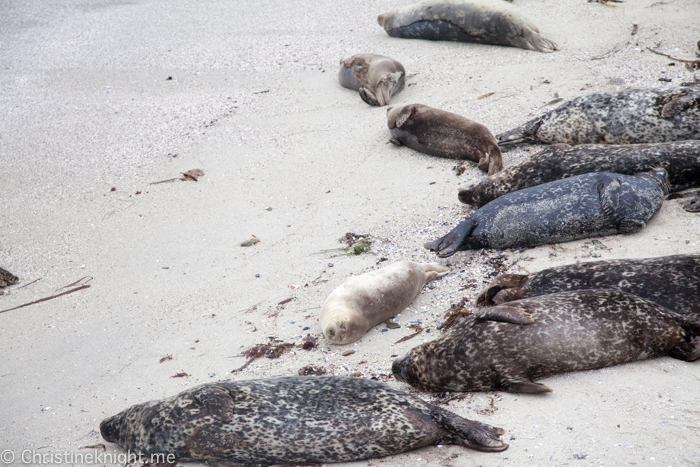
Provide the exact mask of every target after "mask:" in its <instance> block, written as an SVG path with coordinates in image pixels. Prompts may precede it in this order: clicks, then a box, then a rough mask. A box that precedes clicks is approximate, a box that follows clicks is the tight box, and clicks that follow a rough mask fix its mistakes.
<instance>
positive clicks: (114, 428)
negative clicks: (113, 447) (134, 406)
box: [100, 415, 121, 443]
mask: <svg viewBox="0 0 700 467" xmlns="http://www.w3.org/2000/svg"><path fill="white" fill-rule="evenodd" d="M118 417H119V416H118V415H115V416H113V417H109V418H106V419H104V420H102V423H100V434H101V435H102V437H103V438H104V439H105V441H107V442H109V443H116V442H117V440H118V439H119V427H120V426H121V423H120V419H119V418H118Z"/></svg>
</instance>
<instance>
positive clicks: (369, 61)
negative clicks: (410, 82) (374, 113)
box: [338, 54, 406, 107]
mask: <svg viewBox="0 0 700 467" xmlns="http://www.w3.org/2000/svg"><path fill="white" fill-rule="evenodd" d="M338 80H339V81H340V84H341V86H343V87H346V88H349V89H354V90H355V91H358V92H359V93H360V97H361V98H362V100H363V101H365V102H366V103H367V104H369V105H374V106H378V107H381V106H383V105H387V104H388V103H389V102H390V101H391V97H392V96H393V95H394V94H397V93H398V92H399V91H401V90H402V89H403V87H404V84H405V83H406V70H405V69H404V67H403V65H401V64H400V63H399V62H397V61H396V60H394V59H393V58H389V57H385V56H384V55H377V54H356V55H353V56H352V57H349V58H346V59H344V60H341V61H340V71H339V72H338Z"/></svg>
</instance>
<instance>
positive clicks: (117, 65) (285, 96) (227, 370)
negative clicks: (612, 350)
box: [0, 0, 700, 466]
mask: <svg viewBox="0 0 700 467" xmlns="http://www.w3.org/2000/svg"><path fill="white" fill-rule="evenodd" d="M410 3H412V0H394V1H391V2H390V1H387V0H381V1H379V2H369V1H358V2H344V3H340V2H332V1H316V2H303V1H301V0H290V1H286V2H270V1H261V2H243V1H223V0H212V1H207V2H187V1H183V0H177V1H167V2H166V1H162V0H153V1H145V0H144V1H140V0H137V1H132V2H127V1H124V2H117V1H95V0H86V1H76V0H65V1H62V2H16V1H11V0H0V12H1V14H0V112H1V113H2V118H1V119H0V207H1V210H0V266H2V267H4V268H6V269H8V270H10V271H12V272H14V273H15V274H17V275H18V276H20V278H21V283H20V284H19V285H18V286H15V287H12V288H11V289H10V292H9V294H5V295H3V296H1V297H0V309H6V308H10V307H13V306H17V305H20V304H22V303H25V302H29V301H32V300H36V299H39V298H42V297H45V296H48V295H51V294H53V293H55V291H56V290H57V289H59V288H60V287H63V286H65V285H67V284H70V283H72V282H74V281H76V280H78V279H81V278H84V277H85V276H89V277H91V278H92V280H90V282H88V284H89V285H90V286H91V287H90V288H88V289H84V290H80V291H78V292H75V293H72V294H69V295H66V296H63V297H61V298H58V299H55V300H51V301H47V302H44V303H40V304H37V305H33V306H31V307H26V308H22V309H18V310H14V311H11V312H7V313H2V314H0V336H1V338H0V355H2V359H1V360H0V401H1V403H0V451H2V450H10V451H12V452H13V453H15V456H16V458H15V461H14V462H13V463H12V465H15V464H18V463H20V461H21V458H22V457H21V456H22V453H23V451H25V450H27V451H26V452H28V453H29V454H30V455H33V454H34V453H38V454H39V455H44V456H49V457H47V458H48V459H50V456H51V455H62V456H67V455H71V454H73V455H75V454H77V453H87V452H93V451H92V450H91V449H83V448H82V447H84V446H89V445H95V444H97V443H100V442H102V440H101V437H100V435H99V432H98V424H99V422H100V421H101V420H102V419H103V418H105V417H106V416H109V415H112V414H114V413H116V412H118V411H120V410H122V409H124V408H126V407H128V406H130V405H132V404H135V403H138V402H142V401H146V400H150V399H154V398H160V397H164V396H169V395H172V394H175V393H177V392H179V391H181V390H183V389H185V388H189V387H192V386H194V385H196V384H199V383H203V382H210V381H219V380H226V379H231V378H232V379H234V380H239V379H245V378H256V377H267V376H280V375H293V374H297V371H298V370H299V369H300V368H301V367H303V366H305V365H307V364H319V365H322V366H324V367H325V368H326V369H328V370H329V372H331V373H334V374H339V375H347V374H351V373H355V372H357V371H359V372H361V373H362V375H363V377H371V376H372V375H375V377H377V378H380V379H382V380H387V379H388V378H387V377H386V375H388V374H389V373H390V366H391V362H392V360H393V358H392V356H393V355H401V354H403V353H404V352H406V351H407V350H408V349H410V348H411V347H413V346H415V345H417V344H419V343H420V342H421V341H425V340H427V339H431V338H433V337H434V336H436V335H437V334H438V332H434V333H433V334H429V333H423V334H422V335H421V336H419V337H416V338H414V339H412V340H410V341H407V342H404V343H401V344H397V345H394V344H393V343H394V342H395V341H397V340H399V339H400V338H401V337H403V336H405V335H408V334H409V333H410V332H411V331H410V330H409V329H408V328H407V326H406V324H407V323H408V322H409V321H413V320H416V319H421V321H422V323H423V324H424V325H428V327H434V326H435V325H436V324H437V323H438V322H440V321H442V320H443V317H444V315H445V312H446V311H447V310H448V309H449V306H450V304H452V303H457V302H459V301H460V300H461V299H462V298H463V297H467V298H468V299H470V300H471V299H472V298H473V297H474V296H475V294H476V292H477V291H478V289H479V288H480V287H481V286H482V285H483V284H485V283H487V282H488V280H489V278H490V276H489V274H491V273H493V268H492V266H491V265H490V264H489V263H488V260H489V258H491V257H493V256H495V255H497V253H495V252H493V251H491V252H464V253H458V254H457V255H455V256H454V257H452V258H450V259H449V261H448V263H449V264H450V266H451V268H452V274H450V275H449V276H447V277H445V278H444V279H442V280H438V281H435V282H433V283H432V285H430V287H426V288H425V289H424V291H423V293H422V294H421V295H420V296H419V298H418V299H417V300H416V301H415V302H414V304H413V305H412V306H411V307H410V308H409V309H408V310H406V311H404V312H403V313H402V314H400V315H399V316H398V317H397V321H398V322H399V323H401V324H402V327H401V328H399V329H397V330H390V331H388V332H382V331H381V328H383V326H379V327H377V328H375V329H373V330H371V331H370V332H369V333H368V334H367V335H366V336H365V337H364V338H363V339H361V340H360V341H359V342H357V343H356V344H354V345H350V346H347V347H337V346H330V345H328V344H326V343H324V342H323V338H321V340H320V342H321V345H320V347H319V348H318V349H315V350H311V351H305V350H300V349H297V350H295V351H294V352H291V353H288V354H285V355H283V356H282V357H281V358H280V359H277V360H267V359H261V360H257V361H255V362H253V363H252V364H251V365H250V366H249V367H248V368H247V369H246V371H243V372H241V373H236V374H231V370H233V369H234V368H237V367H239V366H241V365H242V364H243V363H244V362H245V359H244V358H241V357H240V356H239V355H240V353H241V352H242V351H244V350H246V349H248V348H250V347H251V346H253V345H255V344H261V343H265V342H267V341H268V338H269V337H270V336H274V337H276V338H278V339H281V340H283V341H285V342H297V343H298V342H301V336H302V335H306V334H307V333H311V334H312V335H316V336H318V335H319V334H320V327H319V325H318V318H317V315H318V312H319V309H320V306H321V304H322V303H323V300H324V299H325V297H326V296H327V294H328V293H329V292H330V291H331V290H333V288H335V287H336V286H338V285H339V284H340V283H342V282H343V280H344V279H345V278H346V277H348V276H349V275H352V274H361V273H363V272H366V271H368V270H371V269H373V268H375V267H381V265H382V264H379V266H378V265H377V262H378V261H379V259H381V258H383V257H384V258H387V259H388V261H389V262H393V261H397V260H403V259H415V260H421V261H423V260H425V261H427V260H432V259H434V257H433V256H432V255H431V254H430V253H429V252H427V251H426V250H424V249H423V248H422V244H423V243H424V242H425V241H428V240H432V239H434V238H436V236H437V235H442V234H444V233H445V232H446V231H448V230H449V229H450V228H451V227H452V226H454V225H455V224H456V223H457V222H458V221H459V220H460V219H462V218H463V216H464V215H465V214H466V213H467V210H466V209H464V208H463V207H462V206H461V205H460V203H459V202H458V200H457V190H458V188H459V187H460V186H465V185H467V184H469V183H472V182H474V181H476V180H479V179H481V178H482V177H483V176H484V175H482V174H481V173H480V172H478V170H477V169H475V168H470V169H469V170H467V172H466V173H465V174H464V175H462V176H460V177H458V176H456V175H455V173H454V172H453V171H452V166H453V165H454V162H453V161H448V160H440V159H437V158H432V157H428V156H424V155H421V154H418V153H415V152H414V151H412V150H410V149H406V148H396V147H394V146H393V145H390V144H387V141H388V139H389V133H388V129H387V128H386V118H385V109H383V108H372V107H369V106H367V105H366V104H364V103H363V102H362V101H361V100H360V98H359V96H358V95H357V93H355V92H353V91H350V90H347V89H344V88H341V87H340V86H339V84H338V81H337V76H336V74H337V70H338V61H339V59H340V58H341V57H346V56H348V55H351V54H354V53H358V52H374V53H382V54H386V55H389V56H391V57H393V58H395V59H397V60H399V61H400V62H402V63H403V65H404V66H405V67H406V69H407V71H408V73H409V75H412V77H411V78H410V79H409V83H410V86H408V87H407V88H406V89H405V90H404V91H403V92H402V93H401V94H399V95H397V96H396V97H395V98H394V100H393V102H394V103H396V104H404V103H413V102H420V103H424V104H427V105H431V106H435V107H439V108H442V109H445V110H449V111H453V112H457V113H460V114H462V115H465V116H467V117H469V118H472V119H474V120H476V121H479V122H481V123H483V124H485V125H487V126H488V127H489V128H490V129H491V130H492V131H493V132H494V133H498V132H501V131H505V130H507V129H510V128H511V127H513V126H516V125H518V124H521V123H523V122H524V121H526V120H528V119H530V118H532V116H534V115H538V114H540V113H542V112H544V111H545V110H547V109H548V108H551V107H552V106H550V107H547V106H546V104H547V103H548V102H550V101H551V100H553V99H555V98H556V97H561V98H564V99H571V98H574V97H577V96H579V95H581V94H585V93H590V92H596V91H608V90H616V89H625V88H631V87H650V86H659V85H663V84H664V83H661V82H659V78H667V79H670V80H671V84H673V85H678V84H680V83H681V82H684V81H691V80H692V79H693V73H692V72H691V71H688V70H687V69H686V68H684V67H683V66H681V65H680V64H676V65H675V66H670V65H669V64H670V62H671V60H668V59H666V58H664V57H661V56H658V55H653V54H651V53H650V52H648V51H646V47H648V46H650V47H657V46H658V47H659V49H661V50H663V51H665V52H667V53H671V54H673V55H674V56H678V57H685V58H693V57H694V55H695V51H696V50H697V49H696V42H697V41H698V39H700V29H699V27H698V21H697V19H698V18H700V3H699V2H698V1H697V0H663V1H658V0H639V1H632V0H629V1H626V2H625V3H620V4H618V5H619V6H618V7H617V8H608V7H606V6H604V5H602V4H600V3H588V2H587V1H586V0H559V1H556V2H552V1H545V0H516V3H515V4H516V5H517V7H518V8H520V9H521V10H522V11H523V12H524V13H525V14H526V15H527V16H528V17H529V18H531V19H532V20H533V21H534V22H535V23H536V24H537V25H539V27H540V29H541V31H542V33H543V34H544V35H545V36H546V37H548V38H551V39H553V40H555V41H557V42H558V43H559V45H560V46H561V49H562V50H561V51H559V52H557V53H553V54H542V53H537V52H532V51H525V50H521V49H515V48H506V47H495V46H482V45H474V44H463V43H446V42H429V41H419V40H402V39H394V38H390V37H389V36H387V35H386V33H385V32H384V31H383V30H382V29H381V28H380V27H379V26H378V25H377V23H376V16H377V14H379V13H382V12H386V11H389V10H391V9H394V8H396V7H399V6H402V5H405V4H410ZM634 24H636V25H638V31H637V33H636V35H634V36H632V35H631V32H632V29H633V25H634ZM169 76H171V77H172V79H171V80H166V78H168V77H169ZM611 80H612V81H611ZM489 92H493V93H494V94H493V95H492V96H490V97H488V98H484V99H477V97H478V96H481V95H483V94H486V93H489ZM537 150H538V148H536V147H529V148H522V149H518V150H516V151H511V152H508V153H506V154H505V156H504V162H505V164H506V166H508V165H511V164H514V163H516V162H518V161H521V160H523V159H524V158H526V157H527V156H528V155H529V154H533V153H534V152H536V151H537ZM193 168H200V169H202V170H203V171H204V172H205V173H206V175H205V176H204V177H202V178H201V179H200V180H199V181H198V182H173V183H164V184H159V185H149V183H150V182H155V181H158V180H163V179H167V178H172V177H176V176H178V174H179V173H180V172H184V171H186V170H189V169H193ZM113 187H114V188H116V190H114V191H112V188H113ZM139 193H140V194H139ZM268 207H269V208H272V209H271V210H268V209H266V208H268ZM346 232H357V233H369V234H371V235H372V236H373V238H374V239H375V244H374V245H373V253H372V254H365V255H361V256H337V255H335V254H334V253H332V252H327V251H325V250H331V249H335V248H339V247H340V246H341V245H340V244H339V243H338V239H339V238H340V237H342V236H343V235H344V234H345V233H346ZM251 235H256V236H257V237H259V239H260V240H261V241H260V243H258V244H257V245H255V246H253V247H249V248H243V247H240V246H239V245H240V243H241V242H242V241H243V240H246V239H248V238H250V237H251ZM601 241H602V242H603V244H604V245H605V247H606V248H605V249H595V248H593V244H591V243H590V242H587V241H579V242H572V243H568V244H563V245H561V248H555V247H550V246H545V247H540V248H534V249H528V250H525V251H524V252H521V253H517V252H513V251H506V252H505V253H503V255H504V257H505V260H504V262H505V264H512V263H513V262H514V261H516V260H518V263H517V265H515V266H514V267H512V269H511V271H514V272H517V271H522V270H523V269H526V270H527V271H530V272H534V271H537V270H540V269H543V268H545V267H549V266H553V265H560V264H569V263H572V262H575V261H579V260H581V261H588V260H592V259H596V258H598V259H612V258H642V257H650V256H661V255H668V254H674V253H693V252H694V253H697V252H700V216H698V215H697V214H689V213H686V212H685V211H683V210H682V209H681V204H680V202H679V201H668V202H666V203H665V204H664V206H663V208H662V210H661V212H660V213H659V214H658V215H657V216H656V217H655V218H654V219H653V220H652V221H651V223H650V224H649V225H648V227H647V228H646V229H644V230H643V231H642V232H640V233H638V234H635V235H630V236H624V237H623V236H615V237H606V238H603V239H601ZM324 251H325V252H324ZM384 264H388V263H384ZM331 265H332V266H331ZM257 275H259V277H258V276H257ZM35 279H40V280H39V281H37V282H35V283H33V284H31V285H29V286H27V287H25V288H22V289H20V288H19V286H21V285H22V284H28V283H29V282H31V281H33V280H35ZM86 280H87V279H83V282H85V281H86ZM307 284H308V285H307ZM655 286H659V287H663V284H656V285H655ZM288 298H293V300H291V301H290V302H288V303H286V304H284V305H278V303H279V302H281V301H283V300H285V299H288ZM246 310H248V311H246ZM306 327H308V328H309V329H308V330H305V329H304V328H306ZM348 347H349V348H352V349H353V350H356V353H354V354H352V355H350V356H346V357H343V356H342V355H341V353H342V352H344V351H345V350H347V348H348ZM166 355H172V359H171V360H166V361H164V362H163V363H159V360H160V359H161V357H164V356H166ZM362 362H366V363H362ZM179 372H185V373H187V374H188V375H189V376H188V377H183V378H173V377H172V376H173V375H175V374H176V373H179ZM698 381H700V366H699V365H698V364H688V363H685V362H681V361H678V360H673V359H670V358H661V359H657V360H651V361H643V362H639V363H634V364H629V365H623V366H617V367H612V368H609V369H604V370H599V371H589V372H581V373H575V374H565V375H561V376H557V377H553V378H548V379H546V380H544V381H543V382H544V383H546V384H547V385H548V386H550V387H552V388H553V389H554V390H555V392H554V393H553V394H548V395H515V394H506V393H477V394H473V395H471V394H470V395H468V396H467V397H466V398H465V399H463V400H461V401H455V402H451V403H450V404H449V405H447V406H446V407H447V408H449V409H451V410H454V411H455V412H457V413H459V414H460V415H462V416H465V417H467V418H472V419H476V420H480V421H483V422H486V423H490V424H493V425H496V426H501V427H504V428H505V429H506V430H507V434H506V435H505V439H506V441H507V442H508V443H510V448H509V449H508V450H507V451H504V452H502V453H497V454H487V453H479V452H475V451H470V450H466V449H463V448H460V447H456V446H445V447H430V448H426V449H423V450H420V451H416V452H412V453H407V454H403V455H399V456H394V457H390V458H385V459H381V460H376V459H375V460H369V461H360V462H355V463H352V464H348V465H356V466H367V465H385V466H403V465H431V466H443V465H451V466H472V465H474V466H476V465H481V466H523V465H528V466H529V465H533V466H535V465H536V466H550V465H552V466H564V465H606V466H607V465H659V466H669V465H672V466H697V465H700V446H699V443H698V439H699V436H700V420H699V417H700V409H699V407H700V397H699V396H698V389H697V388H698V384H699V383H698ZM389 384H391V385H393V386H397V387H401V388H403V389H406V390H410V388H408V387H407V386H405V385H401V384H399V383H397V382H395V381H393V380H390V383H389ZM422 396H424V397H427V398H429V399H430V400H434V397H432V396H429V395H422ZM492 398H493V402H494V404H493V409H491V405H492ZM99 452H101V450H99ZM107 452H108V453H113V454H116V453H119V452H121V451H120V450H119V449H118V448H117V447H116V446H114V445H108V446H107ZM25 456H26V453H25ZM4 459H5V460H7V458H4ZM25 459H26V457H25ZM35 463H36V462H35ZM46 463H48V462H46ZM73 463H74V464H81V462H73ZM103 463H104V462H103ZM83 464H84V463H83Z"/></svg>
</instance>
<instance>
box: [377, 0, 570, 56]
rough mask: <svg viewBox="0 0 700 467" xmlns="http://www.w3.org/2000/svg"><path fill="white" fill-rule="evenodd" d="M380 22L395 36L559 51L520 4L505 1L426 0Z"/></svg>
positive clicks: (398, 11) (402, 9) (378, 19)
mask: <svg viewBox="0 0 700 467" xmlns="http://www.w3.org/2000/svg"><path fill="white" fill-rule="evenodd" d="M377 22H378V23H379V25H380V26H381V27H383V28H384V30H385V31H386V32H387V34H389V35H390V36H391V37H402V38H406V39H429V40H435V41H437V40H442V41H459V42H476V43H478V44H493V45H505V46H510V47H520V48H521V49H529V50H537V51H540V52H553V51H555V50H559V47H558V46H557V44H555V43H554V42H553V41H551V40H549V39H546V38H544V37H542V36H541V35H540V31H539V29H537V26H535V25H534V24H533V23H532V22H531V21H530V20H528V19H527V18H525V16H523V14H522V13H520V11H518V9H517V8H516V7H514V6H513V5H510V4H509V3H506V2H504V1H502V0H425V1H422V2H420V3H416V4H414V5H408V6H405V7H403V8H399V9H397V10H394V11H391V12H389V13H383V14H381V15H379V16H378V17H377Z"/></svg>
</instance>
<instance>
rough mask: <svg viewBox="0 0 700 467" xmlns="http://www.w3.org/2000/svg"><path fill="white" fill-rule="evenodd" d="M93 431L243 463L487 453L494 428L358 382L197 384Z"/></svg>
mask: <svg viewBox="0 0 700 467" xmlns="http://www.w3.org/2000/svg"><path fill="white" fill-rule="evenodd" d="M100 432H101V433H102V437H103V438H104V439H105V440H107V441H109V442H111V443H117V444H118V445H119V446H121V447H122V448H123V449H127V450H129V451H132V452H138V453H141V454H144V455H153V454H166V455H167V454H171V455H174V457H175V460H177V461H209V463H210V464H211V463H217V462H220V463H222V464H223V463H228V464H227V465H231V464H232V463H240V464H245V465H250V464H255V465H260V464H262V465H275V464H284V465H287V464H302V463H303V464H308V463H317V464H325V463H327V462H350V461H356V460H361V459H367V458H370V457H383V456H389V455H392V454H398V453H402V452H405V451H410V450H413V449H419V448H422V447H425V446H430V445H436V444H458V445H460V446H464V447H468V448H472V449H476V450H480V451H489V452H497V451H503V450H505V449H506V448H507V447H508V445H507V444H505V443H503V442H502V441H501V440H500V439H499V437H500V435H502V434H503V433H504V431H503V430H502V429H501V428H496V427H493V426H490V425H485V424H483V423H480V422H476V421H472V420H467V419H465V418H462V417H460V416H458V415H457V414H455V413H452V412H449V411H447V410H444V409H442V408H440V407H436V406H433V405H430V404H428V403H426V402H423V401H422V400H420V399H418V398H416V397H413V396H411V395H409V394H407V393H405V392H402V391H398V390H396V389H392V388H391V387H389V386H387V385H385V384H382V383H379V382H375V381H370V380H365V379H362V378H350V377H338V376H319V377H314V378H310V377H303V376H290V377H283V378H269V379H254V380H247V381H232V382H218V383H209V384H203V385H201V386H196V387H194V388H191V389H188V390H186V391H184V392H182V393H180V394H178V395H176V396H173V397H170V398H167V399H162V400H158V401H151V402H146V403H144V404H138V405H135V406H133V407H131V408H128V409H126V410H124V411H123V412H121V413H119V414H117V415H115V416H113V417H110V418H107V419H105V420H104V421H103V422H102V423H101V424H100Z"/></svg>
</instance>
